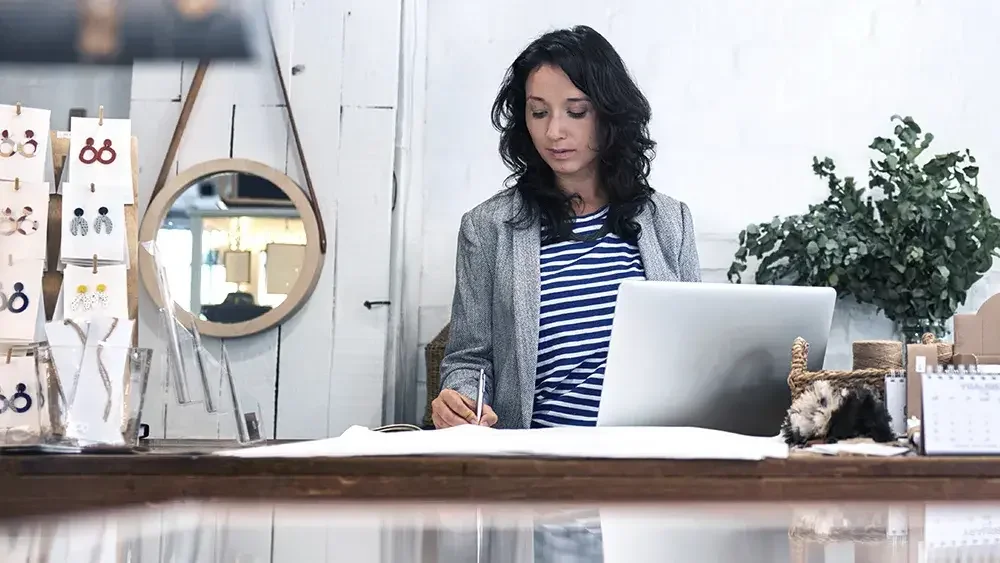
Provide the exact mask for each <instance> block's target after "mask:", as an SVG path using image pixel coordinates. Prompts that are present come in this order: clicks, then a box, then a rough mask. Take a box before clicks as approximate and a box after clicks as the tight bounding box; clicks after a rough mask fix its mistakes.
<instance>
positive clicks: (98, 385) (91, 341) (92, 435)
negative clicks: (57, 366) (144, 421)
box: [66, 317, 132, 445]
mask: <svg viewBox="0 0 1000 563" xmlns="http://www.w3.org/2000/svg"><path fill="white" fill-rule="evenodd" d="M86 334H87V344H86V346H85V347H84V350H83V357H82V358H81V361H80V365H79V366H78V373H79V378H78V380H77V382H76V386H75V387H76V388H75V390H74V392H73V393H72V394H71V395H70V399H69V401H70V404H69V407H68V408H67V415H66V436H67V437H68V438H71V439H75V440H78V441H80V442H84V443H99V444H111V445H123V444H124V443H125V440H124V437H123V435H122V431H123V428H124V426H125V423H126V421H125V415H126V412H125V399H124V397H125V393H126V389H125V385H126V381H127V374H126V370H125V367H126V365H127V362H128V354H129V348H130V345H131V342H132V321H129V320H127V319H119V318H113V317H94V318H93V319H91V321H90V323H89V325H88V327H87V331H86Z"/></svg>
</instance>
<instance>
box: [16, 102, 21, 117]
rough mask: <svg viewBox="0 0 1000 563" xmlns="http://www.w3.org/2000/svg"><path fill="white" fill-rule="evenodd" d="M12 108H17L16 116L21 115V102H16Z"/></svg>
mask: <svg viewBox="0 0 1000 563" xmlns="http://www.w3.org/2000/svg"><path fill="white" fill-rule="evenodd" d="M14 107H15V108H17V115H21V102H17V105H15V106H14Z"/></svg>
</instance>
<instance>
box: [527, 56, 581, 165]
mask: <svg viewBox="0 0 1000 563" xmlns="http://www.w3.org/2000/svg"><path fill="white" fill-rule="evenodd" d="M525 90H526V94H527V100H526V103H525V116H524V118H525V120H526V122H527V124H528V133H529V134H530V135H531V140H532V142H533V143H534V144H535V149H536V150H537V151H538V154H540V155H541V156H542V159H543V160H544V161H545V163H546V164H548V165H549V167H551V168H552V170H553V171H554V172H555V173H556V175H557V176H560V177H564V178H565V177H576V176H584V175H593V174H594V173H595V171H596V168H597V117H596V116H595V115H594V108H593V105H592V104H591V103H590V99H589V98H588V97H587V96H586V94H584V93H583V92H581V91H580V90H579V89H578V88H577V87H576V86H574V85H573V82H572V81H571V80H570V79H569V77H568V76H566V73H565V72H563V70H562V69H561V68H559V67H554V66H549V65H543V66H540V67H538V68H536V69H535V70H533V71H532V72H531V74H530V75H528V81H527V84H525Z"/></svg>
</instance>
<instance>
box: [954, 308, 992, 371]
mask: <svg viewBox="0 0 1000 563" xmlns="http://www.w3.org/2000/svg"><path fill="white" fill-rule="evenodd" d="M951 363H952V364H955V365H979V364H1000V294H997V295H994V296H993V297H990V298H989V299H987V300H986V302H985V303H983V305H982V306H981V307H980V308H979V310H978V311H976V312H975V313H962V314H958V315H955V356H954V358H953V359H952V361H951Z"/></svg>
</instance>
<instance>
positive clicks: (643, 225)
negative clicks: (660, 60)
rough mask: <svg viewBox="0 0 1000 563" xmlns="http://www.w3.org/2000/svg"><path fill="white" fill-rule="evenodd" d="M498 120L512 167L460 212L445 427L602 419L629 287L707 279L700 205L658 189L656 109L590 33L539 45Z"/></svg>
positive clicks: (561, 35)
mask: <svg viewBox="0 0 1000 563" xmlns="http://www.w3.org/2000/svg"><path fill="white" fill-rule="evenodd" d="M492 118H493V124H494V126H495V127H496V128H497V129H498V130H499V131H500V156H501V158H503V160H504V162H505V163H506V164H507V166H508V167H509V168H510V169H511V170H512V172H513V173H512V174H511V176H510V177H509V178H508V186H509V187H508V188H507V189H506V190H504V191H502V192H501V193H499V194H498V195H495V196H493V197H492V198H490V199H489V200H487V201H486V202H484V203H482V204H480V205H478V206H477V207H476V208H474V209H473V210H472V211H469V212H468V213H466V214H465V215H464V216H463V217H462V223H461V228H460V229H459V237H458V239H459V240H458V257H457V267H456V274H457V279H456V285H455V295H454V301H453V305H452V314H451V315H452V316H451V332H450V339H449V341H448V345H447V348H446V350H445V357H444V359H443V361H442V362H441V388H442V391H441V394H440V395H439V396H438V398H437V399H435V401H434V402H433V405H432V416H433V419H434V424H435V426H436V427H437V428H445V427H449V426H455V425H459V424H470V423H471V424H482V425H486V426H494V425H495V426H496V427H498V428H528V427H542V426H562V425H575V426H579V425H583V426H586V425H590V426H593V425H595V424H596V422H597V409H598V406H599V404H600V397H601V386H602V382H603V377H604V365H605V360H606V358H607V351H608V343H609V341H610V336H611V319H612V317H613V314H614V305H615V300H616V297H617V291H618V286H619V284H620V283H621V282H622V281H624V280H628V279H646V280H675V281H676V280H679V281H700V279H701V275H700V266H699V263H698V254H697V250H696V248H695V241H694V228H693V225H692V222H691V213H690V211H689V210H688V207H687V206H686V205H685V204H683V203H681V202H678V201H676V200H674V199H671V198H669V197H667V196H665V195H662V194H659V193H657V192H655V191H654V190H653V189H652V188H651V187H650V186H649V183H648V182H647V177H648V175H649V169H650V162H651V160H652V158H653V155H654V148H655V143H654V142H653V141H652V140H651V139H650V138H649V130H648V124H649V119H650V108H649V102H648V101H647V100H646V98H645V96H643V94H642V92H641V91H640V90H639V88H638V87H637V86H636V84H635V82H633V80H632V78H631V77H630V76H629V73H628V71H627V69H626V68H625V64H624V63H623V62H622V60H621V57H619V56H618V53H617V52H615V50H614V48H613V47H612V46H611V45H610V44H609V43H608V41H607V40H606V39H605V38H604V37H602V36H601V35H600V34H599V33H597V32H596V31H594V30H593V29H591V28H589V27H585V26H578V27H574V28H572V29H563V30H558V31H553V32H550V33H546V34H545V35H542V36H541V37H539V38H538V39H536V40H535V41H534V42H533V43H531V44H530V45H529V46H528V47H527V49H525V50H524V52H522V53H521V54H520V56H518V57H517V59H516V60H515V61H514V63H513V64H512V65H511V67H510V68H509V69H508V71H507V74H506V76H505V78H504V82H503V84H502V86H501V88H500V92H499V94H498V95H497V98H496V101H495V102H494V103H493V111H492ZM480 370H483V372H484V373H485V379H486V387H485V388H486V391H485V395H484V403H485V405H484V407H483V416H482V418H481V419H480V420H477V418H476V413H475V410H476V399H477V395H478V392H479V375H480Z"/></svg>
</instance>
